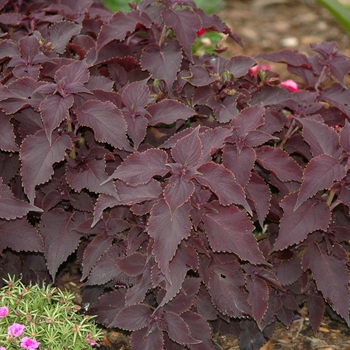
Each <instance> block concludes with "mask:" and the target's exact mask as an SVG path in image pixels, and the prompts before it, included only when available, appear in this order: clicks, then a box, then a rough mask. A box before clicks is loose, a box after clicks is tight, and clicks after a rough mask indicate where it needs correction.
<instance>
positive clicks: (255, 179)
mask: <svg viewBox="0 0 350 350" xmlns="http://www.w3.org/2000/svg"><path fill="white" fill-rule="evenodd" d="M246 191H247V194H248V197H249V198H250V199H251V200H252V201H253V205H254V207H255V211H256V213H257V214H258V218H259V224H260V226H261V227H263V226H264V220H265V218H266V216H267V214H268V212H269V209H270V200H271V192H270V189H269V186H267V185H266V183H265V181H264V180H263V179H262V178H261V177H259V176H258V175H256V174H255V173H252V176H251V178H250V181H249V183H248V185H247V189H246Z"/></svg>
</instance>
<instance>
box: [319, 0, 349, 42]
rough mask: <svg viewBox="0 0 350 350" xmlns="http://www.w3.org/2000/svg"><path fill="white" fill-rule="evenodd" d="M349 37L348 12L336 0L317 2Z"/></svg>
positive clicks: (320, 0)
mask: <svg viewBox="0 0 350 350" xmlns="http://www.w3.org/2000/svg"><path fill="white" fill-rule="evenodd" d="M317 1H318V2H319V3H320V4H321V5H322V6H323V7H325V8H326V9H327V10H328V11H329V12H330V13H331V14H332V15H333V16H334V18H335V19H336V20H337V22H338V23H339V24H340V25H341V26H342V27H343V28H344V29H345V30H346V32H347V33H348V34H349V35H350V10H349V9H348V8H347V7H346V6H344V5H343V4H341V3H340V2H339V1H337V0H317Z"/></svg>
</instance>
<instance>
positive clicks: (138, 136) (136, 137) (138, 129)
mask: <svg viewBox="0 0 350 350" xmlns="http://www.w3.org/2000/svg"><path fill="white" fill-rule="evenodd" d="M124 118H125V120H126V123H127V125H128V135H129V137H130V138H131V139H132V141H133V142H134V148H135V149H136V150H137V149H138V148H139V146H140V143H141V142H142V140H143V139H144V138H145V136H146V132H147V126H148V119H147V118H146V117H144V116H142V115H137V116H133V115H131V114H130V113H124Z"/></svg>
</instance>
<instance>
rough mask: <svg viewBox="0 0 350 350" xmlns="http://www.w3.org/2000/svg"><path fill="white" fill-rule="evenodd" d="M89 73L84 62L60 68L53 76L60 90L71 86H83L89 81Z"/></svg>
mask: <svg viewBox="0 0 350 350" xmlns="http://www.w3.org/2000/svg"><path fill="white" fill-rule="evenodd" d="M89 77H90V73H89V70H88V67H87V65H86V63H85V62H84V61H79V60H78V61H74V62H73V63H70V64H66V65H64V66H62V67H60V68H59V69H58V70H57V71H56V74H55V80H56V82H57V83H58V84H59V85H58V91H60V88H63V89H65V88H66V87H69V86H72V85H73V84H84V83H86V82H87V81H88V80H89Z"/></svg>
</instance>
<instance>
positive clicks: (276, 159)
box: [255, 146, 302, 182]
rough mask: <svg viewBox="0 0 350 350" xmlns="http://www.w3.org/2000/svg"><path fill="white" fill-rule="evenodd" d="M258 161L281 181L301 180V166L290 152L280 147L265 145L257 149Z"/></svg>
mask: <svg viewBox="0 0 350 350" xmlns="http://www.w3.org/2000/svg"><path fill="white" fill-rule="evenodd" d="M255 152H256V156H257V162H258V163H259V164H260V165H261V166H262V167H263V168H265V169H267V170H270V171H271V172H272V173H273V174H275V175H276V176H277V177H278V178H279V179H280V180H281V181H293V180H294V181H298V182H301V176H302V171H301V169H300V166H299V165H298V164H297V163H296V162H295V160H294V159H293V158H291V157H290V156H289V155H288V153H286V152H284V151H282V150H281V149H279V148H272V147H269V146H263V147H260V148H258V149H256V150H255Z"/></svg>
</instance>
